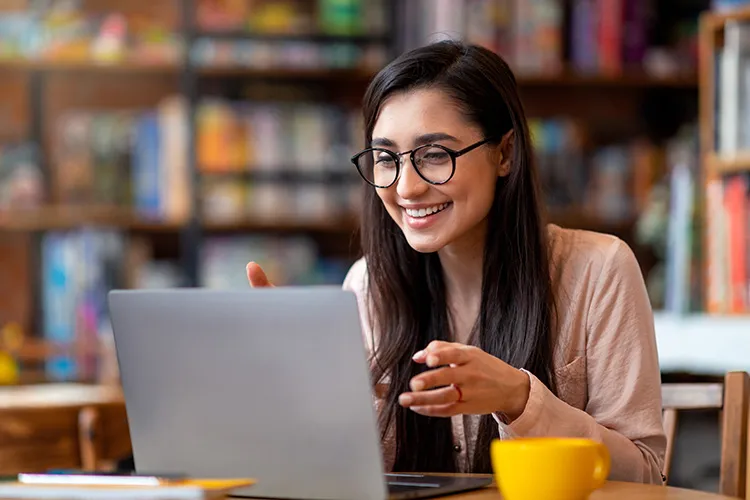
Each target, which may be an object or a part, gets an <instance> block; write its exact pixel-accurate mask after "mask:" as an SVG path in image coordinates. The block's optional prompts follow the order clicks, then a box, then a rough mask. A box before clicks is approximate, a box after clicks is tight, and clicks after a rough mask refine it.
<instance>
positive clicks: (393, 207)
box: [377, 187, 399, 222]
mask: <svg viewBox="0 0 750 500" xmlns="http://www.w3.org/2000/svg"><path fill="white" fill-rule="evenodd" d="M377 194H378V198H380V201H381V202H382V203H383V206H384V207H385V208H386V210H387V211H388V213H390V214H391V216H392V217H394V218H396V217H395V214H396V213H397V212H398V210H399V207H398V204H397V203H396V195H395V192H394V188H392V187H391V188H388V189H378V190H377ZM396 221H397V222H399V220H398V218H396Z"/></svg>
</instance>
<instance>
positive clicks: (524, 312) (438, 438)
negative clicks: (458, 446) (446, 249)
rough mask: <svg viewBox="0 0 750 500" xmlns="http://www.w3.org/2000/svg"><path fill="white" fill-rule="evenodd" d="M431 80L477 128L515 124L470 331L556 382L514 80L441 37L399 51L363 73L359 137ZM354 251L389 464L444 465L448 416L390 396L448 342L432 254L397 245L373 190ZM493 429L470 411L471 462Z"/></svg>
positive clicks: (486, 462) (511, 360)
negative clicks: (363, 270) (371, 73)
mask: <svg viewBox="0 0 750 500" xmlns="http://www.w3.org/2000/svg"><path fill="white" fill-rule="evenodd" d="M424 87H430V88H437V89H441V90H444V91H445V92H446V95H448V96H450V98H452V99H454V100H455V101H456V102H457V103H458V104H459V105H460V106H461V109H462V111H463V112H464V113H465V115H466V117H467V118H468V119H469V120H470V121H471V122H472V123H475V124H477V125H478V126H479V127H480V128H481V129H482V131H483V132H484V134H485V137H489V138H493V139H495V143H496V144H497V143H499V142H500V139H501V138H502V137H503V136H504V135H505V134H506V133H507V132H509V131H511V130H512V131H513V136H514V146H513V155H512V159H511V169H510V174H509V175H508V176H506V177H498V181H497V184H496V188H495V198H494V202H493V205H492V208H491V209H490V213H489V215H488V219H489V220H488V231H487V239H486V243H485V248H484V262H483V280H482V299H481V308H480V312H479V317H478V318H477V322H476V323H475V325H474V330H473V334H472V341H473V342H474V343H475V344H476V345H478V346H479V347H480V348H482V349H483V350H485V351H486V352H488V353H490V354H492V355H494V356H497V357H498V358H500V359H502V360H504V361H505V362H507V363H508V364H510V365H511V366H514V367H516V368H525V369H527V370H528V371H530V372H531V373H533V374H534V375H535V376H536V377H538V378H539V379H540V380H541V382H542V383H544V384H545V385H547V386H548V387H549V388H550V389H551V390H552V391H553V392H555V390H556V389H555V383H554V377H553V372H552V356H553V347H552V340H553V339H552V337H553V334H552V328H553V315H554V298H553V295H552V287H551V284H550V270H549V261H548V251H547V238H546V233H545V228H544V227H543V222H542V214H541V208H540V201H539V200H540V196H539V192H538V181H537V179H536V173H535V169H534V164H533V157H532V149H531V143H530V139H529V132H528V127H527V124H526V118H525V115H524V111H523V107H522V105H521V101H520V98H519V95H518V91H517V87H516V81H515V78H514V76H513V73H512V72H511V70H510V68H509V67H508V65H507V64H506V63H505V62H504V61H503V59H502V58H501V57H500V56H498V55H497V54H495V53H493V52H491V51H489V50H487V49H485V48H482V47H478V46H474V45H465V44H463V43H460V42H455V41H443V42H438V43H434V44H431V45H428V46H425V47H420V48H417V49H415V50H412V51H410V52H407V53H405V54H403V55H401V56H400V57H399V58H397V59H396V60H394V61H393V62H391V63H390V64H389V65H388V66H387V67H385V68H384V69H383V70H381V71H380V73H379V74H378V75H377V76H376V77H375V78H374V79H373V81H372V82H371V83H370V86H369V87H368V89H367V92H366V95H365V98H364V109H363V112H364V120H365V143H366V144H367V145H369V144H370V143H371V141H372V131H373V128H374V126H375V122H376V120H377V118H378V114H379V112H380V109H381V107H382V105H383V103H384V101H385V99H386V98H387V97H388V96H390V95H392V94H393V93H394V92H401V91H408V90H412V89H417V88H424ZM362 249H363V252H364V257H365V259H366V261H367V268H368V280H367V281H368V292H369V297H370V307H371V319H372V321H373V328H375V329H377V331H378V334H379V342H378V344H377V346H376V350H375V353H374V363H373V382H374V383H378V382H379V381H381V380H382V377H383V376H385V375H388V376H390V384H389V389H388V391H387V394H386V396H385V402H384V406H383V408H382V411H381V414H380V422H379V423H380V426H381V431H382V433H383V436H384V437H385V435H386V433H387V432H388V431H389V429H391V428H392V430H393V431H395V440H396V450H395V453H396V456H395V462H394V466H393V469H394V470H395V471H430V472H453V471H455V470H456V463H455V458H454V455H453V442H452V428H451V421H450V419H448V418H434V417H424V416H421V415H418V414H417V413H414V412H413V411H411V410H405V409H403V408H402V407H401V406H400V405H399V404H398V396H399V394H401V393H402V392H404V391H408V390H409V388H408V384H409V380H410V379H411V378H412V377H413V376H415V375H417V374H418V373H420V372H421V371H422V370H423V369H424V367H423V366H422V365H420V364H417V363H414V362H413V361H412V359H411V356H412V355H413V354H414V353H415V352H416V351H417V350H419V349H422V348H424V347H425V346H426V345H427V344H428V343H429V342H430V341H432V340H451V337H452V336H451V333H450V321H449V313H448V310H447V305H446V290H445V283H444V282H443V274H442V270H441V265H440V260H439V258H438V256H437V254H436V253H429V254H424V253H419V252H417V251H415V250H414V249H412V248H411V247H410V246H409V244H408V243H407V241H406V239H405V237H404V235H403V233H402V232H401V230H400V229H399V227H398V226H397V225H396V223H395V222H394V221H393V220H392V219H391V217H390V215H389V214H388V212H387V211H386V209H385V208H384V206H383V204H382V202H381V201H380V199H379V197H378V196H377V193H376V192H375V190H374V188H369V189H367V190H366V194H365V202H364V214H363V221H362ZM497 436H498V430H497V424H496V423H495V421H494V420H493V418H492V416H491V415H484V416H482V418H481V420H480V425H479V429H478V437H477V442H476V445H475V447H474V448H475V453H474V457H473V458H472V464H471V471H472V472H477V473H480V472H490V471H491V464H490V458H489V445H490V442H491V440H492V439H493V438H495V437H497Z"/></svg>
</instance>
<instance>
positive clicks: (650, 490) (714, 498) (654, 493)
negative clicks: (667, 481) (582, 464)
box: [446, 481, 731, 500]
mask: <svg viewBox="0 0 750 500" xmlns="http://www.w3.org/2000/svg"><path fill="white" fill-rule="evenodd" d="M446 498H448V497H446ZM450 498H451V499H452V500H490V499H495V500H499V499H500V493H499V492H498V490H497V488H496V487H495V486H494V485H493V486H492V487H489V488H484V489H481V490H476V491H472V492H468V493H464V494H460V495H453V496H450ZM634 498H637V499H638V500H729V499H730V498H731V497H725V496H722V495H716V494H713V493H705V492H702V491H692V490H684V489H681V488H671V487H668V486H655V485H646V484H635V483H620V482H614V481H610V482H608V483H606V484H605V485H604V486H603V487H602V488H601V489H599V490H597V491H595V492H594V493H593V494H592V495H591V496H590V497H589V500H626V499H627V500H631V499H634Z"/></svg>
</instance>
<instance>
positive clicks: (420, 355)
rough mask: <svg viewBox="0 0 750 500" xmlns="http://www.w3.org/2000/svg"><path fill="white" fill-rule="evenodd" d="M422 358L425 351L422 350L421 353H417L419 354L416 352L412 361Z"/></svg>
mask: <svg viewBox="0 0 750 500" xmlns="http://www.w3.org/2000/svg"><path fill="white" fill-rule="evenodd" d="M422 356H424V350H421V351H417V352H416V353H415V354H414V356H412V357H411V359H417V358H421V357H422Z"/></svg>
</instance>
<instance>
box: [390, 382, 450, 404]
mask: <svg viewBox="0 0 750 500" xmlns="http://www.w3.org/2000/svg"><path fill="white" fill-rule="evenodd" d="M459 397H460V395H459V392H458V391H457V390H456V389H455V388H454V387H441V388H439V389H433V390H431V391H422V392H405V393H403V394H401V395H400V396H399V397H398V402H399V404H400V405H401V406H403V407H405V408H408V407H410V406H430V405H443V404H450V403H457V402H458V399H459Z"/></svg>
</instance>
